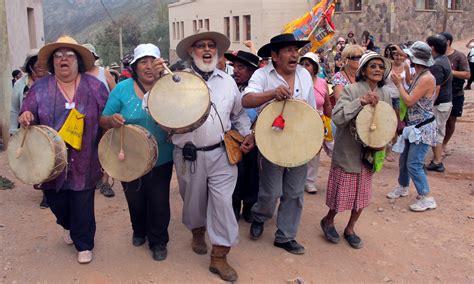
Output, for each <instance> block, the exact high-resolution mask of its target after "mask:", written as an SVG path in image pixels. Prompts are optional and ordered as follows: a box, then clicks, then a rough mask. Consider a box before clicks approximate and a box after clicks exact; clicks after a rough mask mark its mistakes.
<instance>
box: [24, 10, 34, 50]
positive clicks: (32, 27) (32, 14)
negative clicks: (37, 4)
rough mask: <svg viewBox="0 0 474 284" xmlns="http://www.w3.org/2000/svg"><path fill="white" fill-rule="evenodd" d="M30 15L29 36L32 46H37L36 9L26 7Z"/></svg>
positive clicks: (28, 15)
mask: <svg viewBox="0 0 474 284" xmlns="http://www.w3.org/2000/svg"><path fill="white" fill-rule="evenodd" d="M26 14H27V17H28V36H29V39H30V48H36V47H37V46H36V24H35V10H34V9H33V8H26Z"/></svg>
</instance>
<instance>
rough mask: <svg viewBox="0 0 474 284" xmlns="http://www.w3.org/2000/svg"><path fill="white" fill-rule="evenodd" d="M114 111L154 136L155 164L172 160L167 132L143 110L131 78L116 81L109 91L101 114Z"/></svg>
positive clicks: (171, 149)
mask: <svg viewBox="0 0 474 284" xmlns="http://www.w3.org/2000/svg"><path fill="white" fill-rule="evenodd" d="M115 113H120V114H121V115H122V116H123V118H124V119H125V124H136V125H140V126H142V127H145V128H146V129H147V130H148V131H150V133H151V134H152V135H153V136H154V137H155V139H156V142H157V143H158V151H159V153H158V161H157V162H156V165H155V166H160V165H163V164H166V163H168V162H170V161H172V160H173V144H170V143H168V142H167V138H168V137H167V133H166V132H165V131H163V130H162V129H161V128H160V127H159V126H158V124H156V122H155V121H154V120H153V118H152V117H151V116H150V114H148V113H147V112H146V111H145V110H143V108H142V99H140V98H139V97H138V96H137V95H136V93H135V89H134V88H133V79H127V80H125V81H122V82H120V83H118V84H117V86H116V87H115V88H114V89H113V90H112V92H111V93H110V96H109V99H108V100H107V104H106V105H105V108H104V111H103V113H102V115H104V116H111V115H113V114H115Z"/></svg>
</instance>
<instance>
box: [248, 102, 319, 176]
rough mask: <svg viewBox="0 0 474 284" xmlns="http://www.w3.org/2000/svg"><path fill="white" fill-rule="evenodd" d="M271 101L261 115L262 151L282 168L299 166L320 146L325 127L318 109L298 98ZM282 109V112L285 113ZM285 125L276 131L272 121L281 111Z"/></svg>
mask: <svg viewBox="0 0 474 284" xmlns="http://www.w3.org/2000/svg"><path fill="white" fill-rule="evenodd" d="M283 104H284V102H283V101H274V102H272V103H270V104H268V105H267V106H266V107H265V108H264V109H263V110H262V111H261V113H260V114H259V115H258V118H257V122H256V124H255V141H256V144H257V146H258V150H259V151H260V153H261V154H262V155H263V156H264V157H265V158H266V159H267V160H269V161H270V162H272V163H274V164H276V165H279V166H282V167H297V166H301V165H304V164H305V163H307V162H308V161H309V160H311V159H312V158H313V157H314V156H315V155H316V154H317V153H318V152H319V150H320V149H321V145H322V143H323V139H324V126H323V122H322V120H321V117H320V116H319V114H318V112H317V111H316V110H315V109H313V108H312V107H311V106H310V105H309V104H307V103H305V102H303V101H299V100H287V101H286V103H285V107H284V109H283ZM282 110H283V113H282ZM281 113H282V116H283V118H284V120H285V122H284V128H283V129H282V130H281V131H275V130H274V129H273V128H272V124H273V122H274V120H275V117H277V116H278V115H279V114H281Z"/></svg>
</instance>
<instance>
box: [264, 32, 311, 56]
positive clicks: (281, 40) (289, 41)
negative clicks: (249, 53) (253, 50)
mask: <svg viewBox="0 0 474 284" xmlns="http://www.w3.org/2000/svg"><path fill="white" fill-rule="evenodd" d="M308 43H309V41H308V40H297V39H296V38H295V36H294V35H293V34H281V35H277V36H274V37H272V39H270V43H267V44H265V45H264V46H262V47H261V48H260V49H259V50H258V52H257V54H258V56H260V57H271V56H272V49H275V48H277V47H283V46H288V45H296V47H298V48H302V47H303V46H305V45H307V44H308Z"/></svg>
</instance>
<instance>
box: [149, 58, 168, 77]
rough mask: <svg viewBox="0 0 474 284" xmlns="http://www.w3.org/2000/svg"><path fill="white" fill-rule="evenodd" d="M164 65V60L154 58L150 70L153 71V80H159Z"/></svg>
mask: <svg viewBox="0 0 474 284" xmlns="http://www.w3.org/2000/svg"><path fill="white" fill-rule="evenodd" d="M164 64H165V60H164V59H163V58H156V59H155V60H153V64H152V66H151V68H152V70H153V76H154V77H155V79H159V78H160V77H161V74H162V73H163V71H164V70H165V67H164Z"/></svg>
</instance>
